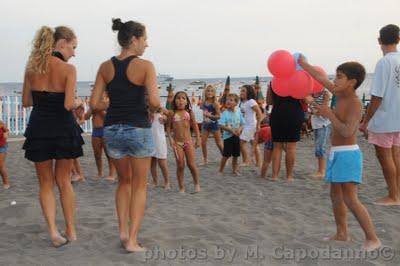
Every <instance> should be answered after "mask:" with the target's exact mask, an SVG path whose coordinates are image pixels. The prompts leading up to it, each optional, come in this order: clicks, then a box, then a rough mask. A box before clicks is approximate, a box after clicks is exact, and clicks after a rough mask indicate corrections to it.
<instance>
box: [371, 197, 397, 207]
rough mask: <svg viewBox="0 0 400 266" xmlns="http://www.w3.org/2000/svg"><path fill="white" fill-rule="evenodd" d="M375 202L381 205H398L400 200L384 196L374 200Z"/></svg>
mask: <svg viewBox="0 0 400 266" xmlns="http://www.w3.org/2000/svg"><path fill="white" fill-rule="evenodd" d="M374 204H375V205H380V206H398V205H400V200H394V199H392V198H389V197H384V198H382V199H380V200H377V201H376V202H374Z"/></svg>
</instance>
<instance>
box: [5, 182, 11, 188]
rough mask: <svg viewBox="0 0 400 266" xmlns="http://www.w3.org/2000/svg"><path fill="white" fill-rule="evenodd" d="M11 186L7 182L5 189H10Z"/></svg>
mask: <svg viewBox="0 0 400 266" xmlns="http://www.w3.org/2000/svg"><path fill="white" fill-rule="evenodd" d="M10 187H11V185H10V183H6V184H4V185H3V188H4V189H9V188H10Z"/></svg>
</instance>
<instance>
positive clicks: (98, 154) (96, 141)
mask: <svg viewBox="0 0 400 266" xmlns="http://www.w3.org/2000/svg"><path fill="white" fill-rule="evenodd" d="M103 142H104V141H103V138H100V137H92V147H93V154H94V159H95V161H96V167H97V177H98V178H102V177H103V159H102V155H103V145H104V143H103Z"/></svg>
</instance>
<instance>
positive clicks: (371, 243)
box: [361, 239, 382, 252]
mask: <svg viewBox="0 0 400 266" xmlns="http://www.w3.org/2000/svg"><path fill="white" fill-rule="evenodd" d="M381 245H382V243H381V241H380V240H379V239H377V240H365V242H364V244H363V245H362V247H361V250H365V251H367V252H370V251H373V250H375V249H377V248H379V247H380V246H381Z"/></svg>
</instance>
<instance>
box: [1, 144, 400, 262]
mask: <svg viewBox="0 0 400 266" xmlns="http://www.w3.org/2000/svg"><path fill="white" fill-rule="evenodd" d="M85 140H86V145H85V146H84V148H85V157H83V158H81V163H82V167H83V169H84V174H85V176H86V180H87V182H85V183H79V184H74V189H75V192H76V198H77V215H76V217H77V218H76V223H77V232H78V241H76V242H74V243H72V244H69V245H66V246H64V247H61V248H59V249H56V248H53V247H52V246H51V245H50V240H49V237H48V234H47V230H46V225H45V221H44V218H43V217H42V213H41V209H40V205H39V201H38V181H37V178H36V174H35V171H34V167H33V164H32V163H31V162H29V161H27V160H25V159H24V158H23V151H22V150H21V146H22V142H21V141H17V142H10V143H9V153H8V158H7V166H8V170H9V173H10V177H11V178H10V179H11V185H12V187H11V189H9V190H8V191H6V190H4V189H2V188H0V265H128V264H129V265H141V264H147V265H221V264H223V265H225V264H234V265H281V264H289V265H296V264H298V265H400V251H399V249H400V207H381V206H379V207H378V206H375V205H373V204H372V203H373V202H374V200H376V199H378V198H380V197H382V196H384V195H385V194H386V186H385V182H384V180H383V177H382V173H381V169H380V167H379V165H378V163H377V160H376V157H375V154H374V150H373V147H372V146H370V145H368V144H366V143H365V141H364V140H362V139H361V138H360V141H359V142H360V146H361V147H362V150H363V151H364V163H365V165H364V170H365V177H364V183H363V184H362V185H360V190H359V197H360V199H361V201H362V202H363V203H364V204H365V206H366V207H367V208H368V210H369V211H370V214H371V216H372V219H373V222H374V223H375V225H376V229H377V233H378V236H379V237H380V239H381V240H382V243H383V245H384V247H385V248H384V249H382V250H381V252H380V253H379V254H378V253H373V254H370V257H369V258H367V259H351V257H352V256H356V255H357V254H353V253H352V252H357V251H358V250H359V248H360V246H361V244H362V242H363V240H364V235H363V233H362V231H361V229H360V227H359V225H358V223H357V221H356V220H355V219H354V217H353V216H352V215H351V214H349V217H348V221H349V231H350V235H351V238H352V241H350V242H348V243H341V242H329V243H327V242H324V241H323V240H322V239H323V238H324V237H326V236H329V235H331V234H333V233H334V232H335V223H334V218H333V215H332V211H331V203H330V199H329V186H328V185H327V184H326V183H325V182H323V181H319V180H315V179H313V178H311V176H310V174H311V173H312V172H313V171H314V169H315V165H316V161H315V159H314V157H313V156H314V155H313V141H312V140H311V139H305V140H303V141H301V142H299V145H298V147H299V148H298V152H297V156H298V157H297V162H296V166H295V178H296V180H295V181H294V182H293V183H287V182H286V180H285V179H284V178H283V177H284V168H283V171H282V175H281V179H280V180H279V181H278V182H271V181H269V180H267V181H266V180H263V179H260V178H259V177H258V176H259V172H258V171H255V170H254V169H252V168H246V169H243V170H242V176H239V177H233V176H230V175H229V174H227V175H226V176H223V177H219V176H217V174H216V173H217V169H218V164H219V159H220V157H219V156H218V155H217V149H216V146H215V144H214V141H213V139H210V141H209V143H208V147H209V149H210V156H209V157H210V160H211V163H210V164H209V165H208V166H206V167H204V166H202V167H199V169H200V176H201V179H200V180H201V185H202V192H201V193H199V194H191V193H190V192H192V191H193V183H192V178H191V176H190V172H189V171H188V170H186V171H185V182H186V188H187V193H186V194H180V193H178V192H177V181H176V177H175V160H174V158H173V157H172V156H171V155H172V153H169V155H170V156H169V159H168V165H169V167H170V169H169V170H170V179H171V185H172V189H171V190H170V191H164V190H163V189H162V188H156V189H153V188H152V186H151V178H150V177H149V189H148V201H147V209H146V214H145V218H144V221H143V225H142V229H141V231H140V234H139V241H140V242H141V243H142V244H143V245H144V246H145V247H147V248H148V249H149V250H148V251H147V252H146V253H141V254H126V253H125V252H124V250H123V249H122V248H121V247H120V244H119V238H118V224H117V217H116V214H115V205H114V191H115V187H116V184H115V183H111V182H110V181H107V180H98V179H95V178H94V177H95V176H96V170H95V163H94V159H93V152H92V150H91V145H90V139H89V138H88V137H85ZM200 154H201V150H200V149H198V150H197V161H198V162H200V161H201V156H200ZM230 167H231V166H230V164H229V165H228V166H227V168H226V173H230ZM270 173H271V169H269V172H268V176H269V177H270ZM160 180H161V179H160ZM11 201H16V205H11V204H10V203H11ZM57 208H58V212H57V217H58V219H57V222H58V225H59V228H60V229H61V230H63V229H64V224H63V219H62V212H61V208H60V204H59V202H58V205H57ZM257 249H258V251H257ZM257 252H258V253H257ZM338 252H342V254H339V253H338ZM361 255H362V254H361ZM304 256H305V258H304V259H302V258H303V257H304ZM316 257H318V258H316ZM375 257H377V258H375ZM329 258H330V259H329ZM346 258H350V259H346Z"/></svg>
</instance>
